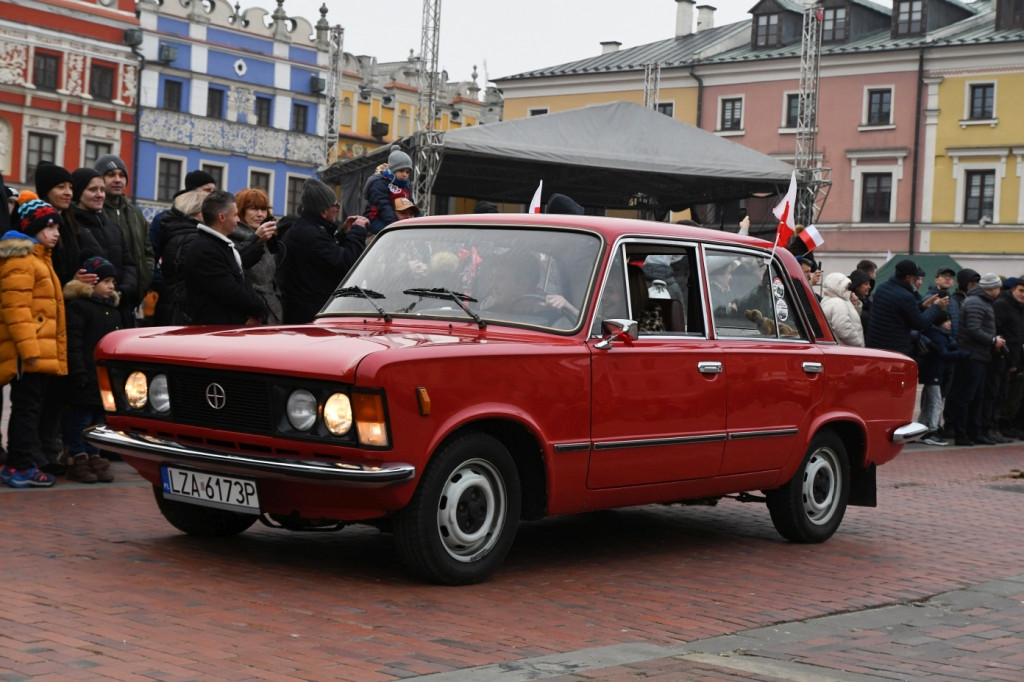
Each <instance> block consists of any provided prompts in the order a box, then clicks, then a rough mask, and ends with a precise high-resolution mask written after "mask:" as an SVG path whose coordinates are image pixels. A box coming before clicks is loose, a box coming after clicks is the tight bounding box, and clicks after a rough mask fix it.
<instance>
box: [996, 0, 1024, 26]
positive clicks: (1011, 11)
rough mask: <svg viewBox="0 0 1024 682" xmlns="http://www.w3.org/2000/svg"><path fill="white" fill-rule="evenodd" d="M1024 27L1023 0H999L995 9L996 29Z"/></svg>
mask: <svg viewBox="0 0 1024 682" xmlns="http://www.w3.org/2000/svg"><path fill="white" fill-rule="evenodd" d="M1015 28H1016V29H1021V28H1024V0H999V5H998V8H997V9H996V30H997V31H1009V30H1011V29H1015Z"/></svg>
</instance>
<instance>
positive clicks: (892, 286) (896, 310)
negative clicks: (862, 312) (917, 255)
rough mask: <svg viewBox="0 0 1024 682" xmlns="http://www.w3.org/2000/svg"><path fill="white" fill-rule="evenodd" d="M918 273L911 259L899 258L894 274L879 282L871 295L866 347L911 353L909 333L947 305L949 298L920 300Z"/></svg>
mask: <svg viewBox="0 0 1024 682" xmlns="http://www.w3.org/2000/svg"><path fill="white" fill-rule="evenodd" d="M917 273H918V269H917V264H916V263H915V262H914V261H912V260H901V261H900V262H899V263H897V264H896V274H894V275H893V276H892V277H891V278H889V280H888V281H887V282H882V283H881V284H880V285H878V288H877V289H876V290H875V293H874V296H873V297H872V298H873V299H874V300H873V302H872V306H871V324H870V326H868V330H867V336H866V338H865V345H866V346H867V347H868V348H883V349H885V350H894V351H896V352H898V353H903V354H904V355H912V353H913V342H912V338H911V335H910V332H912V331H914V330H917V331H919V332H920V331H924V330H925V329H927V328H928V327H930V326H931V325H932V322H934V321H935V318H936V317H938V315H939V311H940V310H944V309H945V308H946V306H947V305H948V304H949V299H948V298H939V297H938V296H937V295H934V296H930V297H929V298H926V299H925V300H924V301H919V300H918V297H917V295H916V293H915V291H914V281H915V280H916V279H917V276H918V274H917ZM922 308H924V312H922V311H921V309H922Z"/></svg>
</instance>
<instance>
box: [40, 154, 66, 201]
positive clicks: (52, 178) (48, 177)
mask: <svg viewBox="0 0 1024 682" xmlns="http://www.w3.org/2000/svg"><path fill="white" fill-rule="evenodd" d="M65 183H67V185H68V188H69V189H70V185H71V173H69V172H68V171H67V169H66V168H62V167H60V166H58V165H57V164H55V163H50V162H49V161H40V162H39V165H38V166H36V194H38V195H39V198H40V199H44V200H46V201H49V198H48V196H47V195H49V193H50V190H51V189H53V188H54V187H57V186H58V185H63V184H65ZM69 200H70V197H69ZM50 203H53V202H50ZM62 208H63V207H62Z"/></svg>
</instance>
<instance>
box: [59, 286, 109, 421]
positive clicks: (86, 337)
mask: <svg viewBox="0 0 1024 682" xmlns="http://www.w3.org/2000/svg"><path fill="white" fill-rule="evenodd" d="M119 302H120V299H119V297H118V295H117V293H116V292H115V293H114V295H113V296H112V297H111V298H109V299H102V298H98V297H96V296H94V292H93V287H92V285H91V284H85V283H84V282H79V281H78V280H71V281H70V282H68V283H67V284H66V285H64V311H65V314H66V315H67V320H68V384H67V385H68V393H67V398H68V402H69V403H71V404H72V405H87V406H90V407H95V408H97V409H101V408H102V407H103V403H102V402H101V400H100V386H99V382H98V381H97V380H96V360H95V359H94V357H93V352H94V351H95V350H96V344H98V343H99V342H100V339H102V338H103V337H104V336H106V335H107V334H109V333H110V332H112V331H114V330H115V329H120V328H121V315H120V313H119V312H118V311H117V304H118V303H119Z"/></svg>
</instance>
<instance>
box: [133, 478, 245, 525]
mask: <svg viewBox="0 0 1024 682" xmlns="http://www.w3.org/2000/svg"><path fill="white" fill-rule="evenodd" d="M153 494H154V495H155V496H156V505H157V506H158V507H159V508H160V513H161V514H163V515H164V518H165V519H167V520H168V521H169V522H170V524H171V525H172V526H174V527H175V528H177V529H178V530H180V531H181V532H183V533H188V534H189V535H195V536H197V537H201V538H229V537H231V536H233V535H238V534H239V533H242V532H244V531H246V530H248V528H249V526H251V525H252V524H254V523H256V519H257V518H259V517H257V516H253V515H252V514H239V513H238V512H232V511H227V510H226V509H214V508H212V507H201V506H199V505H196V504H189V503H187V502H179V501H178V500H168V499H167V498H166V497H164V495H163V491H162V490H161V489H160V486H157V485H155V486H153Z"/></svg>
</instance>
